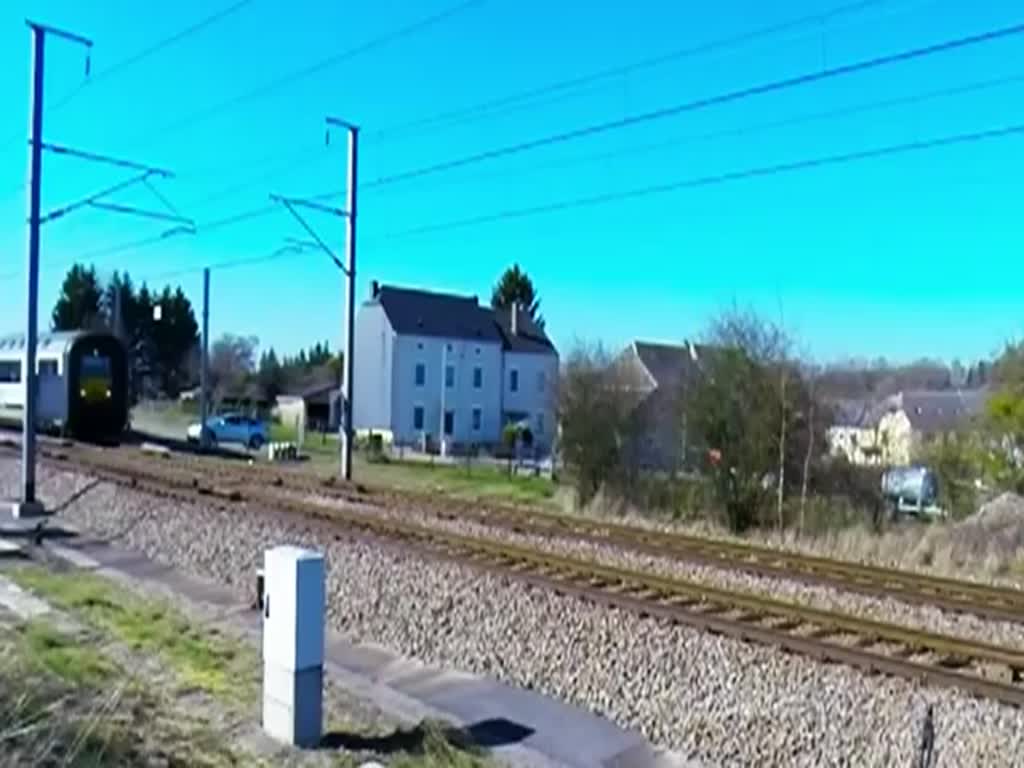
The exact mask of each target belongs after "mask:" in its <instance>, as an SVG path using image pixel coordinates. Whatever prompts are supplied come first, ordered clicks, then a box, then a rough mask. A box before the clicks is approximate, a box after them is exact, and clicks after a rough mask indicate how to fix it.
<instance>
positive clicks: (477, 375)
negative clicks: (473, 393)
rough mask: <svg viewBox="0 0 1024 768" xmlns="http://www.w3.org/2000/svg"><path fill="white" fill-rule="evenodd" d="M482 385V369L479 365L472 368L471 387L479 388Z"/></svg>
mask: <svg viewBox="0 0 1024 768" xmlns="http://www.w3.org/2000/svg"><path fill="white" fill-rule="evenodd" d="M483 385H484V369H483V368H481V367H480V366H479V365H478V366H477V367H476V368H474V369H473V389H480V388H482V387H483Z"/></svg>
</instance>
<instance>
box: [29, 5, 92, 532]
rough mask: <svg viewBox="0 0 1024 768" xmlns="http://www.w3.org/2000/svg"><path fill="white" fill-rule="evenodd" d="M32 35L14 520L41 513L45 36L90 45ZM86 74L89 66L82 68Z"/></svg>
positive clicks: (35, 30)
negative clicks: (38, 436)
mask: <svg viewBox="0 0 1024 768" xmlns="http://www.w3.org/2000/svg"><path fill="white" fill-rule="evenodd" d="M28 26H29V28H30V29H31V30H32V45H31V52H32V65H31V67H32V68H31V90H30V96H29V99H30V108H29V123H28V130H29V149H28V263H27V269H26V273H27V276H28V277H27V281H26V294H27V295H26V300H25V310H26V318H25V366H24V369H23V376H22V379H23V380H24V382H25V408H24V410H23V411H22V417H23V418H22V431H21V501H18V502H15V503H14V505H13V507H12V510H11V511H12V513H13V515H14V517H33V516H38V515H41V514H43V511H44V510H43V507H42V505H41V504H40V503H39V502H38V501H37V500H36V394H37V392H36V337H37V333H38V327H37V318H36V314H37V311H38V302H39V227H40V224H41V215H40V210H39V208H40V190H41V186H42V165H43V162H42V161H43V83H44V79H43V72H44V64H45V58H46V35H47V33H52V34H54V35H56V36H58V37H62V38H64V39H66V40H71V41H73V42H77V43H80V44H82V45H85V46H86V47H87V48H91V47H92V42H91V41H89V40H86V39H85V38H83V37H79V36H78V35H73V34H71V33H68V32H63V31H61V30H58V29H54V28H52V27H46V26H43V25H41V24H33V23H32V22H28ZM86 70H87V71H88V65H87V67H86Z"/></svg>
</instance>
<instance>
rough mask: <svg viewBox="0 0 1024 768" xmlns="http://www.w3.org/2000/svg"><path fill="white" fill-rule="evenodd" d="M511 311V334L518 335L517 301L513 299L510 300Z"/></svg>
mask: <svg viewBox="0 0 1024 768" xmlns="http://www.w3.org/2000/svg"><path fill="white" fill-rule="evenodd" d="M511 313H512V322H511V325H512V335H513V336H518V335H519V302H518V301H513V302H512V309H511Z"/></svg>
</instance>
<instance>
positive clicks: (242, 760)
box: [0, 565, 491, 768]
mask: <svg viewBox="0 0 1024 768" xmlns="http://www.w3.org/2000/svg"><path fill="white" fill-rule="evenodd" d="M0 574H2V575H3V576H5V577H7V578H9V579H11V580H12V581H14V582H15V583H17V584H18V585H19V586H21V587H22V588H23V589H26V590H28V591H30V592H31V593H33V594H34V595H36V596H37V597H39V598H42V599H43V600H45V601H46V602H47V603H48V604H50V605H51V606H53V607H54V609H55V610H56V613H54V614H46V615H44V616H42V617H40V618H37V619H34V620H31V621H19V620H17V619H15V618H14V617H13V616H12V615H10V614H7V613H5V612H4V611H3V609H2V608H0V766H5V767H6V766H12V767H13V766H33V767H34V768H35V767H36V766H38V767H40V768H42V767H43V766H54V767H55V768H56V766H61V767H62V768H64V767H66V768H86V767H88V768H93V767H96V768H98V767H99V766H107V765H118V766H122V765H123V766H153V765H166V766H179V767H180V768H186V766H188V767H191V766H199V767H200V768H203V767H207V768H228V767H229V766H268V767H269V766H278V765H305V764H310V765H318V766H325V765H330V766H335V767H336V768H356V766H359V765H362V764H363V763H364V762H366V761H367V760H371V759H375V760H378V761H380V762H383V763H385V764H386V765H388V766H399V767H400V768H442V766H451V767H452V768H488V766H490V765H491V762H490V760H489V759H488V758H487V757H486V755H484V753H483V752H482V751H481V750H480V749H478V748H476V747H475V746H474V745H472V744H471V743H469V742H468V741H466V740H465V739H464V738H463V737H462V736H461V734H460V733H459V732H458V731H455V730H453V729H450V728H447V727H446V726H444V724H441V723H435V722H430V721H425V722H423V723H421V724H420V725H418V726H416V727H415V728H397V729H396V728H395V727H394V725H393V724H391V723H389V722H384V721H381V720H379V719H367V718H368V717H369V716H368V715H367V714H366V713H365V712H359V713H356V712H351V711H349V710H348V709H341V710H339V709H338V704H337V701H338V699H337V694H336V693H332V689H331V687H330V686H329V687H328V692H327V695H326V697H325V716H326V721H327V723H328V727H327V734H326V737H325V747H324V749H322V750H318V751H315V752H312V753H309V752H306V753H301V752H294V751H291V752H290V751H288V750H279V751H278V752H277V753H275V754H266V753H264V752H263V751H258V752H256V753H254V752H252V751H251V746H252V745H251V744H250V743H249V742H248V741H247V740H246V739H245V738H244V737H240V736H239V735H238V734H239V733H240V732H244V731H245V730H246V724H248V728H249V730H250V731H253V732H258V731H259V728H260V726H259V722H260V675H261V669H262V666H261V661H260V659H259V654H258V653H257V650H256V649H255V648H254V647H252V646H251V645H250V644H249V643H247V642H245V641H243V640H240V639H237V638H232V637H229V636H227V635H225V634H223V633H221V632H219V631H217V630H216V629H214V628H211V627H208V626H203V625H202V624H197V623H195V622H194V621H190V620H189V619H187V618H186V617H185V616H184V615H183V614H181V613H180V612H178V611H177V610H175V609H174V608H173V607H171V606H170V605H169V604H167V603H164V602H161V601H154V600H149V599H145V598H143V597H141V596H139V595H137V594H135V593H132V592H130V591H129V590H128V589H127V588H126V587H124V586H123V585H121V584H118V583H116V582H113V581H110V580H107V579H105V578H102V577H98V576H95V575H91V574H85V573H81V572H78V571H74V572H65V571H51V570H47V569H45V568H43V567H40V566H34V565H32V566H16V567H9V568H8V567H5V568H3V569H2V570H0ZM338 723H342V724H343V725H340V726H338V725H337V724H338ZM332 724H334V727H332Z"/></svg>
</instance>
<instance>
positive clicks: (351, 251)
mask: <svg viewBox="0 0 1024 768" xmlns="http://www.w3.org/2000/svg"><path fill="white" fill-rule="evenodd" d="M328 122H330V121H328ZM339 122H340V121H339ZM341 124H342V125H343V127H344V128H346V129H347V130H348V182H347V184H348V186H347V188H346V205H345V208H346V211H347V213H348V215H347V216H346V217H345V270H344V272H345V280H346V285H345V352H344V355H345V379H344V381H343V382H342V389H341V397H342V418H343V419H344V420H345V430H344V434H343V435H342V443H343V444H342V447H341V477H342V479H343V480H351V479H352V442H353V435H354V432H353V428H352V427H353V424H352V393H353V390H354V389H355V387H354V386H353V382H352V372H353V370H354V366H353V364H352V350H353V349H354V348H355V332H356V193H357V190H356V187H357V185H358V178H359V174H358V164H359V129H358V128H357V127H356V126H354V125H352V124H351V123H341Z"/></svg>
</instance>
